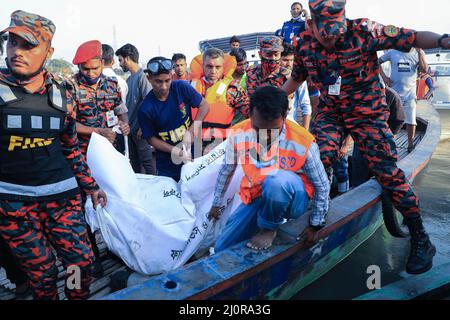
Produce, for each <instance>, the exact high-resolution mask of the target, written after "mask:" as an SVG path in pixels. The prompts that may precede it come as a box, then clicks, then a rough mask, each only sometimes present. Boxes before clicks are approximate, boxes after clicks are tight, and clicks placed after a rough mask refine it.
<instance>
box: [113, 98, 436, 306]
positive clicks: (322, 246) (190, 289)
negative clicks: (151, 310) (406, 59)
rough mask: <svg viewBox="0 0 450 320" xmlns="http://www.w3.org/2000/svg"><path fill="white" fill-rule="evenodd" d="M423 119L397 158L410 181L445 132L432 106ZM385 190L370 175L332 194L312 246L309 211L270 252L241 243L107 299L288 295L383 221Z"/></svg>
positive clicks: (421, 110)
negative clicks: (307, 236) (305, 236)
mask: <svg viewBox="0 0 450 320" xmlns="http://www.w3.org/2000/svg"><path fill="white" fill-rule="evenodd" d="M418 121H419V122H420V124H421V125H420V126H419V127H418V130H419V129H420V130H422V129H421V128H423V130H424V134H423V137H422V141H421V142H420V144H419V145H418V146H417V147H416V149H415V150H414V151H413V152H412V153H410V154H409V155H407V156H406V157H405V158H403V159H402V160H401V161H399V163H398V164H399V167H400V168H402V169H403V171H404V172H405V174H406V176H407V177H408V178H409V179H410V180H413V179H414V177H416V176H417V174H418V173H419V172H420V171H421V170H422V169H423V168H425V166H426V165H427V164H428V162H429V161H430V159H431V157H432V155H433V152H434V150H435V149H436V147H437V144H438V143H439V138H440V135H441V128H440V123H439V115H438V114H437V112H436V110H435V109H434V108H433V107H432V106H431V105H428V104H426V103H420V104H419V106H418ZM381 191H382V189H381V186H380V185H379V184H378V183H377V182H376V181H375V180H374V179H371V180H370V181H368V182H366V183H365V184H363V185H361V186H359V187H357V188H354V189H353V190H351V191H350V192H348V193H346V194H344V195H342V196H340V197H338V198H335V199H333V201H332V202H331V208H330V212H329V215H328V224H327V226H326V227H325V228H324V229H322V230H321V231H320V232H319V233H318V236H319V238H320V239H321V240H320V241H319V242H318V243H317V244H316V245H315V246H314V247H312V248H306V247H305V246H304V243H301V242H299V241H297V237H298V235H299V233H300V232H301V231H302V230H304V229H305V228H306V227H307V226H308V224H309V221H308V220H309V219H308V216H303V217H301V218H300V219H297V220H293V221H290V222H288V223H287V224H285V225H283V226H282V228H280V231H279V233H278V236H277V239H276V241H275V243H274V245H273V246H272V247H271V248H270V249H269V250H267V251H262V252H255V251H252V250H250V249H248V248H246V247H245V243H241V244H239V245H236V246H234V247H232V248H230V249H227V250H224V251H223V252H220V253H218V254H215V255H213V256H211V257H207V258H204V259H201V260H199V261H196V262H193V263H191V264H189V265H186V266H184V267H182V268H180V269H178V270H174V271H171V272H168V273H166V274H163V275H160V276H156V277H152V278H150V279H148V280H147V281H145V282H143V283H142V284H140V285H136V286H133V287H131V288H127V289H124V290H122V291H119V292H116V293H114V294H112V295H109V296H107V297H105V298H104V299H108V300H183V299H190V300H207V299H211V300H221V299H227V300H228V299H231V300H234V299H237V300H255V299H289V298H291V297H293V296H294V295H296V294H297V293H298V292H299V291H300V290H301V289H303V288H304V287H306V286H307V285H309V284H311V283H313V282H314V281H316V280H317V279H318V278H320V277H321V276H322V275H324V274H325V273H327V272H328V271H329V270H331V269H332V268H334V267H335V266H336V265H337V264H338V263H339V262H341V261H342V260H344V259H345V258H346V257H347V256H348V255H350V254H351V253H352V252H353V251H354V250H355V249H357V248H358V246H360V245H361V244H363V243H364V242H365V241H366V240H367V239H368V238H369V237H370V236H371V235H372V234H373V233H374V232H375V231H376V230H377V229H378V228H379V227H380V226H381V225H382V213H381Z"/></svg>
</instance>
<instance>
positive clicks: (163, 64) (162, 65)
mask: <svg viewBox="0 0 450 320" xmlns="http://www.w3.org/2000/svg"><path fill="white" fill-rule="evenodd" d="M172 70H173V63H172V60H169V59H165V60H155V61H152V62H149V64H147V70H146V71H147V72H148V73H150V74H152V75H159V74H161V73H165V72H170V71H172Z"/></svg>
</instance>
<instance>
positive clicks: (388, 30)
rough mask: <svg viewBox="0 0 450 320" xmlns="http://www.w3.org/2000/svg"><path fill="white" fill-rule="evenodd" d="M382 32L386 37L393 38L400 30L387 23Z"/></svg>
mask: <svg viewBox="0 0 450 320" xmlns="http://www.w3.org/2000/svg"><path fill="white" fill-rule="evenodd" d="M383 32H384V34H385V36H386V37H389V38H395V37H396V36H398V34H399V33H400V30H399V29H398V28H397V27H396V26H392V25H389V26H386V27H384V29H383Z"/></svg>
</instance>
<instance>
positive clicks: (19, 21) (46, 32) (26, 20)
mask: <svg viewBox="0 0 450 320" xmlns="http://www.w3.org/2000/svg"><path fill="white" fill-rule="evenodd" d="M55 31H56V27H55V25H54V24H53V22H52V21H50V20H49V19H47V18H44V17H41V16H39V15H37V14H34V13H28V12H25V11H22V10H17V11H14V12H13V13H12V14H11V23H10V25H9V27H8V28H6V29H5V30H3V31H1V32H0V34H3V33H5V32H9V33H13V34H15V35H17V36H19V37H21V38H23V39H25V40H26V41H27V42H29V43H31V44H32V45H35V46H37V45H39V44H41V43H46V42H51V41H52V38H53V35H54V34H55Z"/></svg>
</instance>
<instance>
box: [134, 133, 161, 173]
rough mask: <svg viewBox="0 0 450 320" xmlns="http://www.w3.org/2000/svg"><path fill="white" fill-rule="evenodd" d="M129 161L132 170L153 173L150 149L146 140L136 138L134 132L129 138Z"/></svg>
mask: <svg viewBox="0 0 450 320" xmlns="http://www.w3.org/2000/svg"><path fill="white" fill-rule="evenodd" d="M129 150H130V161H131V166H132V167H133V170H134V172H136V173H143V174H154V173H155V170H154V168H153V165H152V149H151V147H150V145H149V144H148V142H147V141H145V140H144V139H138V137H137V135H136V134H133V135H132V136H131V139H129Z"/></svg>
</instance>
